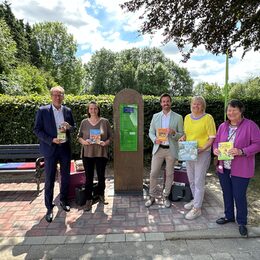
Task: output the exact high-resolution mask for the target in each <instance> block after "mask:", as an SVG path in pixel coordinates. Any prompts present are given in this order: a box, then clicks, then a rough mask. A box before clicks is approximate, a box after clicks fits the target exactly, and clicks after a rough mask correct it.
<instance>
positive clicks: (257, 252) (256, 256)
mask: <svg viewBox="0 0 260 260" xmlns="http://www.w3.org/2000/svg"><path fill="white" fill-rule="evenodd" d="M250 254H251V255H252V257H254V259H259V256H260V249H259V248H256V249H255V250H253V251H251V252H250Z"/></svg>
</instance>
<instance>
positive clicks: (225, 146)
mask: <svg viewBox="0 0 260 260" xmlns="http://www.w3.org/2000/svg"><path fill="white" fill-rule="evenodd" d="M231 148H233V143H232V142H221V143H219V144H218V150H219V152H220V154H219V156H218V160H223V161H230V160H232V159H234V156H232V155H230V154H228V151H229V150H230V149H231Z"/></svg>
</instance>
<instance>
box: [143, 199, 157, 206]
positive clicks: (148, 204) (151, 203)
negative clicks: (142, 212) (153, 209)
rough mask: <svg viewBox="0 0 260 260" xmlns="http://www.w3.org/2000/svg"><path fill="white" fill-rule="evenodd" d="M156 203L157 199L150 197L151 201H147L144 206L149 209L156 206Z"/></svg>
mask: <svg viewBox="0 0 260 260" xmlns="http://www.w3.org/2000/svg"><path fill="white" fill-rule="evenodd" d="M154 202H155V198H154V197H150V199H149V200H147V201H146V202H145V204H144V205H145V207H147V208H149V207H150V206H152V205H153V204H154Z"/></svg>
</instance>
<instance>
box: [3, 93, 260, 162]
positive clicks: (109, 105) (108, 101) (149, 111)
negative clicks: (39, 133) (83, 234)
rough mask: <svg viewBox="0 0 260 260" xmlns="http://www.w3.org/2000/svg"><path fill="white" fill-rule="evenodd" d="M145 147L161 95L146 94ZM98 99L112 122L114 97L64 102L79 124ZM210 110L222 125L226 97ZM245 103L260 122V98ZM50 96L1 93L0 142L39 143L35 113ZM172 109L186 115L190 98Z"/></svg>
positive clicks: (75, 146)
mask: <svg viewBox="0 0 260 260" xmlns="http://www.w3.org/2000/svg"><path fill="white" fill-rule="evenodd" d="M143 99H144V119H145V120H144V149H145V151H147V152H150V151H151V147H152V143H151V141H150V140H149V137H148V129H149V125H150V121H151V118H152V115H153V114H154V113H156V112H158V111H160V110H161V107H160V103H159V97H154V96H144V97H143ZM91 100H95V101H97V102H98V103H99V104H100V106H101V115H102V116H103V117H106V118H108V119H109V121H110V122H111V124H113V100H114V96H111V95H100V96H92V95H83V96H72V95H67V96H66V98H65V104H66V105H67V106H68V107H70V108H71V109H72V112H73V116H74V119H75V121H76V124H77V127H79V125H80V122H81V120H82V119H83V118H84V117H85V115H86V104H87V103H88V102H89V101H91ZM206 101H207V112H208V113H210V114H212V115H213V117H214V119H215V122H216V124H217V125H219V124H220V123H221V122H222V121H223V116H224V112H223V106H224V105H223V100H221V99H207V100H206ZM243 102H244V103H245V105H246V113H245V114H246V117H248V118H250V119H252V120H254V121H255V122H256V123H257V124H258V125H260V100H243ZM49 103H50V98H49V97H48V96H46V97H39V96H35V95H31V96H15V97H11V96H6V95H0V118H1V124H0V133H1V135H0V144H19V143H20V144H26V143H37V142H38V141H37V138H36V137H35V135H34V134H33V125H34V119H35V114H36V111H37V109H38V107H39V106H41V105H45V104H49ZM172 107H173V108H172V109H173V110H174V111H176V112H177V113H179V114H181V115H183V116H185V115H186V114H188V113H189V112H190V100H189V98H181V97H180V98H174V99H173V104H172ZM76 135H77V131H76V132H75V133H74V134H73V154H74V157H75V158H76V157H78V156H79V151H80V146H79V144H78V143H77V141H76Z"/></svg>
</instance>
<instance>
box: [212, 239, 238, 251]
mask: <svg viewBox="0 0 260 260" xmlns="http://www.w3.org/2000/svg"><path fill="white" fill-rule="evenodd" d="M211 242H212V244H213V245H214V248H215V249H216V251H217V252H229V253H231V252H234V253H236V252H237V251H238V250H239V249H240V248H239V244H238V242H237V240H236V239H211Z"/></svg>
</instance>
